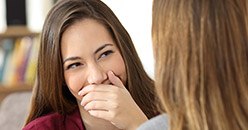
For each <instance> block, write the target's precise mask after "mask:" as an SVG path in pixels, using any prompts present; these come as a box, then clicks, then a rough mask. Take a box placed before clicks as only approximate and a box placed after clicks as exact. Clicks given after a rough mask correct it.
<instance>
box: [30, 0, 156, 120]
mask: <svg viewBox="0 0 248 130" xmlns="http://www.w3.org/2000/svg"><path fill="white" fill-rule="evenodd" d="M83 19H94V20H97V21H99V22H100V23H102V24H103V25H104V26H105V27H106V28H107V29H108V31H109V32H110V34H111V35H112V37H113V39H114V40H115V42H116V44H117V47H118V49H119V50H120V53H121V55H122V57H123V59H124V62H125V67H126V71H127V72H126V73H127V86H126V88H127V89H128V91H129V92H130V94H131V96H132V97H133V99H134V100H135V102H136V103H137V104H138V106H139V107H140V108H141V109H142V111H143V112H144V113H145V115H146V116H147V117H148V118H152V117H154V116H156V115H157V114H158V109H157V106H156V99H157V98H156V96H155V94H154V93H155V90H154V81H153V80H152V79H151V78H150V77H149V76H148V75H147V73H146V72H145V70H144V68H143V66H142V63H141V61H140V59H139V57H138V55H137V52H136V50H135V47H134V45H133V42H132V40H131V38H130V36H129V34H128V32H127V31H126V30H125V28H124V27H123V26H122V24H121V23H120V21H119V20H118V18H117V17H116V16H115V14H114V13H113V12H112V11H111V9H110V8H109V7H108V6H106V5H105V4H104V3H103V2H101V1H100V0H61V1H58V3H56V5H54V7H53V8H52V9H51V10H50V12H49V14H48V16H47V18H46V21H45V23H44V26H43V30H42V34H41V44H40V51H39V57H38V67H37V68H38V70H37V84H36V85H35V88H34V90H33V98H32V104H31V111H30V113H29V115H28V118H27V121H26V124H27V123H29V122H31V121H32V120H34V119H36V118H38V117H40V116H42V115H44V114H47V113H51V112H58V113H60V114H67V113H70V112H71V111H72V110H74V109H75V108H76V107H77V102H76V99H75V97H74V96H73V95H72V94H71V93H70V91H69V89H68V87H67V86H66V84H65V79H64V75H63V63H62V56H61V36H62V34H63V32H64V31H65V30H66V29H67V28H68V27H69V26H71V25H73V24H74V23H75V22H76V21H79V20H83Z"/></svg>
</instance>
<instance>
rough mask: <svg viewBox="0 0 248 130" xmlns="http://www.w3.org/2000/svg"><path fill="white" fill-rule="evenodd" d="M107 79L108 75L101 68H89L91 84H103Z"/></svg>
mask: <svg viewBox="0 0 248 130" xmlns="http://www.w3.org/2000/svg"><path fill="white" fill-rule="evenodd" d="M107 78H108V77H107V74H106V72H105V71H104V69H103V68H102V67H101V66H99V65H97V64H92V65H89V66H88V77H87V81H88V83H89V84H102V83H103V82H104V81H105V80H107Z"/></svg>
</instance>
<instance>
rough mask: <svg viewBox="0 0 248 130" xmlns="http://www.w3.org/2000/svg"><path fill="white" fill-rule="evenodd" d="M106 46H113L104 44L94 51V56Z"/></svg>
mask: <svg viewBox="0 0 248 130" xmlns="http://www.w3.org/2000/svg"><path fill="white" fill-rule="evenodd" d="M107 46H113V44H104V45H102V46H100V47H99V48H98V49H96V51H95V52H94V54H96V53H98V52H99V51H101V50H102V49H104V48H105V47H107Z"/></svg>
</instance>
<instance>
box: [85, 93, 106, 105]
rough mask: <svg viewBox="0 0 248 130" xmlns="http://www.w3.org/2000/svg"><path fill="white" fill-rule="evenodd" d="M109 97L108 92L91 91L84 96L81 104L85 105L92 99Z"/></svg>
mask: <svg viewBox="0 0 248 130" xmlns="http://www.w3.org/2000/svg"><path fill="white" fill-rule="evenodd" d="M108 99H109V98H108V92H89V93H87V94H86V95H85V96H84V97H83V99H82V101H81V103H80V104H81V105H82V106H85V105H86V104H88V103H89V102H91V101H107V100H108Z"/></svg>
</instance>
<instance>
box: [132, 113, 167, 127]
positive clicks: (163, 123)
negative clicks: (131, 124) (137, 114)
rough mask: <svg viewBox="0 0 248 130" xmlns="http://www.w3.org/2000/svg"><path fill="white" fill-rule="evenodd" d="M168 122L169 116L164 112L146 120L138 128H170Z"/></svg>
mask: <svg viewBox="0 0 248 130" xmlns="http://www.w3.org/2000/svg"><path fill="white" fill-rule="evenodd" d="M168 122H169V119H168V116H167V115H166V114H162V115H159V116H156V117H154V118H152V119H150V120H148V121H146V122H145V123H143V124H142V125H140V126H139V128H138V129H137V130H168V129H169V126H168Z"/></svg>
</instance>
